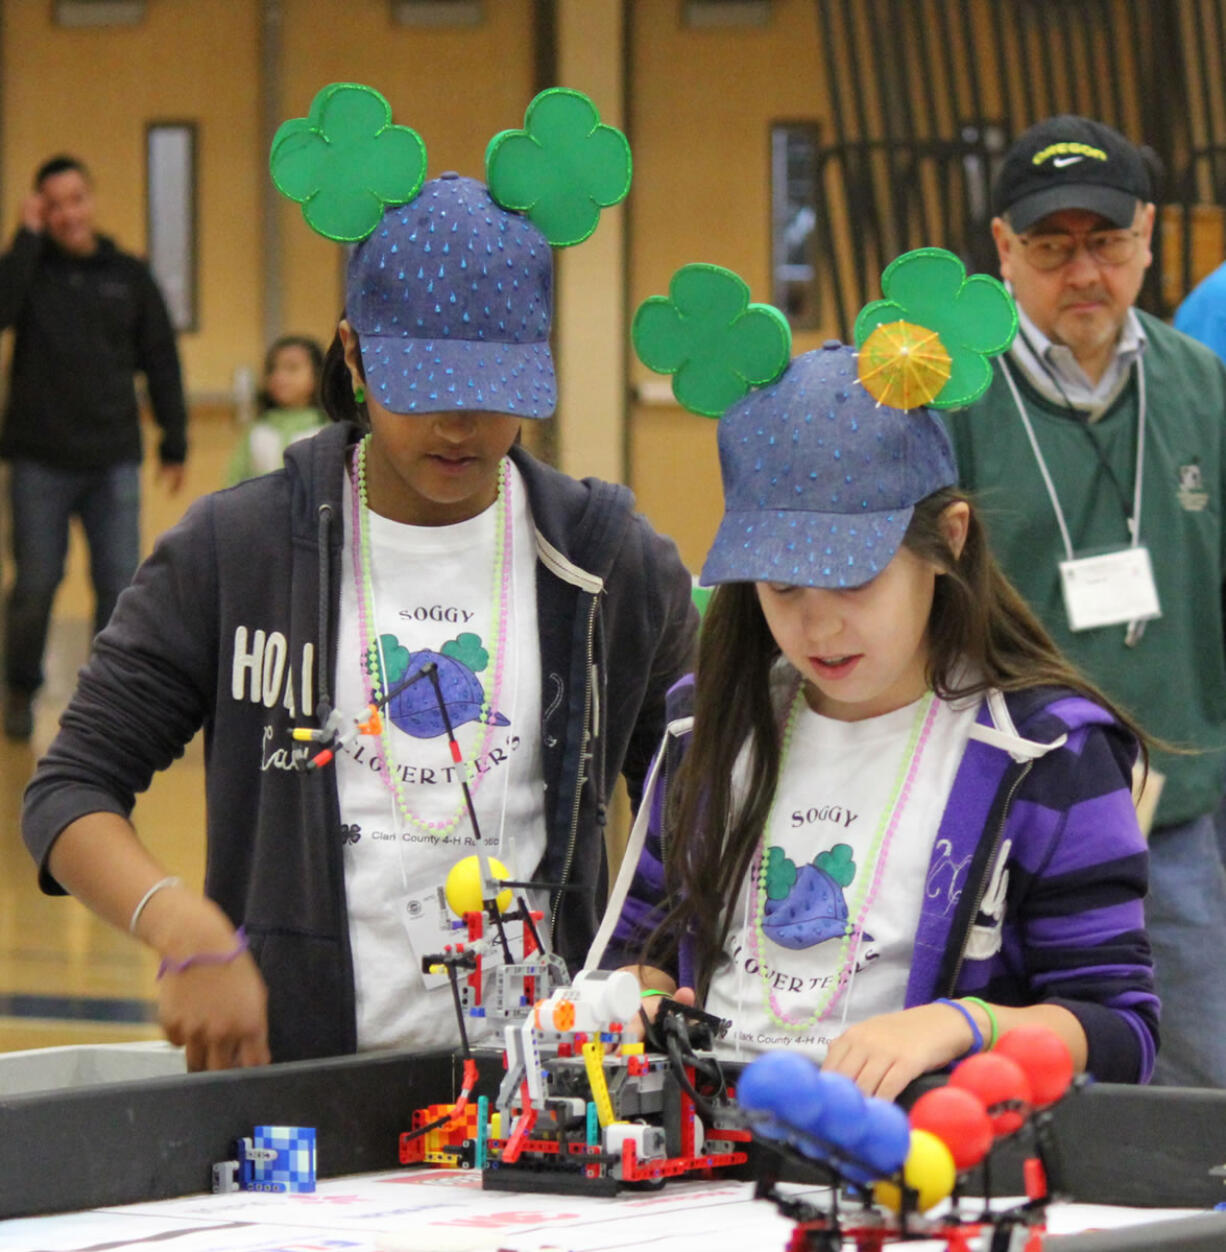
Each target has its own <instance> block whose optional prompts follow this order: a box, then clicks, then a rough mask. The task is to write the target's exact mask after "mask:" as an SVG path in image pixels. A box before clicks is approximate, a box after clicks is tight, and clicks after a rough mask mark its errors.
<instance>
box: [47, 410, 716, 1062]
mask: <svg viewBox="0 0 1226 1252" xmlns="http://www.w3.org/2000/svg"><path fill="white" fill-rule="evenodd" d="M357 434H358V432H357V431H356V429H355V428H354V427H351V426H345V425H338V426H333V427H329V428H327V429H325V430H323V431H322V432H321V433H320V434H319V435H317V436H315V437H314V438H312V439H308V440H304V441H302V442H300V443H298V444H295V445H293V446H292V447H291V448H290V449H289V451H288V452H287V454H286V466H285V469H283V470H280V471H278V472H277V473H275V474H270V475H267V476H265V477H263V478H258V479H253V480H251V481H249V482H247V483H242V484H240V485H239V486H237V487H233V488H231V489H230V490H228V491H221V492H217V493H215V494H213V495H210V496H206V497H204V498H203V499H202V500H200V501H199V502H197V503H196V504H195V505H194V506H193V507H192V508H191V509H190V510H189V511H188V513H187V515H186V516H185V517H184V519H183V521H182V522H180V523H179V525H177V526H176V527H174V528H173V529H172V530H170V531H168V532H167V533H166V534H165V535H164V536H163V537H162V539H161V541H160V542H159V543H158V545H157V547H156V549H155V550H154V552H153V555H152V556H151V557H150V558H149V560H148V561H146V562H145V564H144V565H143V566H142V567H141V569H140V571H139V572H138V574H137V576H136V579H135V581H134V583H133V585H132V586H131V587H130V588H129V589H128V590H127V591H125V592H124V594H123V595H122V596H121V597H120V600H119V604H118V606H117V607H116V610H115V614H114V616H113V617H112V619H111V623H110V625H109V626H108V627H107V628H106V630H104V631H103V632H102V633H101V634H100V635H99V636H98V638H97V640H96V642H95V647H94V652H93V655H92V657H91V658H90V661H89V664H88V665H87V666H86V667H85V668H84V669H83V670H82V672H81V678H80V683H79V686H78V689H77V692H76V694H75V696H74V697H73V699H72V702H71V703H70V705H69V706H68V709H67V710H66V712H65V714H64V716H63V719H62V723H61V729H60V733H59V734H58V736H57V737H56V739H55V741H54V742H53V743H52V745H51V747H50V749H49V750H48V752H47V755H46V756H45V757H44V758H43V760H42V761H41V762H40V764H39V766H38V769H37V771H36V773H35V775H34V778H33V779H32V781H31V782H30V785H29V787H28V788H27V791H26V798H25V813H24V818H23V831H24V835H25V839H26V843H27V845H28V846H29V848H30V851H31V853H32V854H33V856H34V858H35V860H36V861H37V862H38V864H39V866H40V874H41V882H42V886H43V888H44V890H46V891H49V892H52V893H55V892H58V891H60V890H61V888H60V887H59V886H58V884H57V883H56V882H55V881H54V879H52V878H51V876H50V875H49V874H48V872H47V869H46V861H47V855H48V853H49V851H50V849H51V846H52V844H53V843H54V842H55V839H56V837H57V836H58V835H59V833H60V832H61V831H62V830H63V829H64V827H65V826H67V825H68V824H69V823H70V822H72V821H73V820H75V819H76V818H78V817H82V816H84V815H85V814H87V813H91V812H97V811H106V812H114V813H119V814H122V815H123V816H127V815H128V814H129V812H130V811H131V808H132V805H133V803H134V801H135V796H136V794H137V793H138V792H140V791H143V790H144V789H145V788H146V787H147V786H148V784H149V781H150V778H151V776H152V775H153V773H154V772H155V771H156V770H159V769H164V768H165V767H166V766H168V765H169V764H170V763H171V761H172V760H174V758H176V757H177V756H179V755H180V754H181V753H182V751H183V748H184V746H185V745H186V744H187V742H188V741H189V740H190V739H191V738H192V736H193V735H194V734H195V733H196V731H197V730H199V729H200V728H201V727H202V726H203V728H204V732H205V759H206V775H207V786H206V790H207V802H208V863H207V873H206V891H207V893H208V895H209V896H210V897H211V898H212V899H214V900H216V901H217V902H218V904H220V905H221V907H222V908H223V909H224V910H225V911H226V913H227V914H228V915H229V917H230V918H231V920H232V921H233V922H234V923H235V924H236V925H237V924H240V923H241V924H244V925H245V926H246V928H247V934H248V936H249V938H250V941H251V950H252V952H253V954H254V956H255V959H256V961H257V962H258V964H259V966H260V970H261V972H262V973H263V976H264V978H265V980H266V982H267V983H268V991H269V1004H268V1011H269V1042H270V1046H271V1049H272V1054H273V1057H274V1059H276V1060H293V1059H298V1058H302V1057H311V1056H329V1055H334V1054H338V1053H343V1052H351V1051H353V1050H354V1048H355V1046H356V1027H355V1018H354V987H353V970H352V965H351V955H350V951H349V932H348V921H347V916H346V909H345V890H344V871H343V865H342V857H341V850H342V840H343V834H342V830H341V820H340V807H339V803H338V800H337V792H336V783H335V773H334V771H333V770H330V769H323V770H314V771H311V772H309V773H304V772H302V771H301V770H299V769H295V768H294V765H293V759H292V756H293V748H292V744H291V738H290V730H291V727H292V726H294V725H303V724H313V721H314V719H316V718H318V717H319V716H320V715H321V714H322V715H323V716H326V714H327V712H328V710H329V709H330V693H331V691H332V690H333V678H334V672H335V662H336V657H335V651H334V648H335V623H336V619H337V613H338V606H339V602H340V567H341V561H340V545H341V542H342V533H343V526H342V523H341V501H342V498H343V474H344V472H345V454H346V450H347V448H348V447H349V445H350V444H351V443H352V442H353V441H354V440H355V439H356V438H357ZM511 455H512V457H513V459H514V461H515V464H516V465H517V467H518V468H519V470H520V472H521V474H522V475H523V478H524V482H525V484H526V487H527V492H528V499H529V503H530V505H531V509H532V518H533V522H534V525H535V527H536V532H537V553H538V562H539V563H538V568H537V616H538V627H539V633H540V641H541V681H542V694H541V709H542V719H541V743H542V751H543V758H544V761H543V763H544V777H545V789H546V820H547V828H548V832H547V844H546V851H545V856H544V860H543V862H542V865H541V867H540V871H539V874H540V877H541V878H542V879H543V880H545V881H549V882H565V883H568V884H571V885H573V886H574V887H575V888H577V889H575V890H568V891H565V892H561V893H555V895H554V897H553V909H552V914H553V915H552V917H551V919H550V920H551V929H552V935H553V941H554V944H555V946H556V948H557V950H558V951H560V952H561V953H562V955H563V956H565V957H566V958H567V960H568V961H569V962H570V963H571V965H572V966H576V967H577V965H578V963H579V962H580V961H581V960H582V957H583V953H584V951H585V950H586V947H587V945H588V943H589V942H590V941H591V938H592V935H593V933H594V931H595V926H596V921H597V918H598V910H599V908H600V907H602V906H603V902H604V899H605V894H606V881H607V869H606V864H605V855H604V824H605V816H606V803H607V800H608V795H609V790H610V788H611V786H612V784H613V782H614V781H615V780H616V777H617V775H618V773H619V772H620V773H624V774H625V776H626V779H627V783H628V786H629V791H630V797H631V801H632V803H634V804H635V805H637V803H638V799H639V796H640V794H641V790H642V783H643V778H644V776H645V774H646V771H647V768H648V765H649V763H650V760H651V756H652V754H653V752H654V750H655V747H656V745H657V744H658V742H659V739H660V736H661V734H662V732H663V728H664V703H665V695H666V693H667V691H668V688H669V687H670V685H671V684H672V683H673V682H674V681H675V680H676V679H677V678H678V677H679V676H680V675H681V674H683V673H684V672H685V671H686V669H687V667H688V666H689V664H690V662H691V659H692V658H691V654H692V650H693V643H694V637H695V633H696V629H697V615H696V614H695V612H694V610H693V607H692V605H691V603H690V576H689V574H688V573H687V572H686V570H685V568H684V567H683V566H682V564H681V562H680V559H679V557H678V555H677V551H676V548H675V546H674V545H673V544H672V542H671V541H670V540H667V539H664V538H662V537H661V536H660V535H658V534H656V533H655V532H654V531H653V530H652V529H651V527H650V526H649V525H648V524H647V522H646V521H645V520H644V519H643V518H642V517H641V516H640V515H638V514H636V513H635V512H634V510H633V496H632V495H631V494H630V492H629V491H628V490H627V489H626V488H624V487H617V486H612V485H610V484H608V483H603V482H599V481H597V480H594V479H585V480H584V481H582V482H579V481H576V480H575V479H573V478H569V477H567V476H566V475H564V474H560V473H558V472H557V471H555V470H552V469H549V468H548V467H546V466H544V465H542V464H540V463H539V462H537V461H536V460H534V459H533V458H532V457H531V456H530V455H528V454H527V453H526V452H524V451H523V450H522V449H520V448H518V447H517V448H513V449H512V451H511Z"/></svg>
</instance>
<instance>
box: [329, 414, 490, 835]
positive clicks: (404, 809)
mask: <svg viewBox="0 0 1226 1252" xmlns="http://www.w3.org/2000/svg"><path fill="white" fill-rule="evenodd" d="M369 442H370V436H369V435H367V436H366V437H365V438H364V439H363V440H362V441H361V442H360V443H359V444H358V450H357V455H356V456H355V457H354V459H353V468H352V482H353V527H352V530H353V575H354V583H355V585H356V591H357V605H358V646H359V649H360V665H361V668H362V675H363V685H364V686H365V687H366V689H367V692H368V698H369V700H370V702H371V703H372V704H373V703H375V702H376V701H377V700H378V699H379V697H380V696H381V695H382V694H383V675H384V673H385V672H386V668H387V666H386V663H385V661H384V658H383V648H382V643H381V641H380V639H379V636H378V633H377V624H376V622H375V588H374V573H373V562H372V561H371V557H370V507H369V505H368V503H367V499H366V448H367V445H368V444H369ZM497 505H498V515H497V517H496V518H495V521H494V568H493V576H492V587H491V591H490V604H491V623H490V632H489V633H490V637H491V638H493V640H494V645H493V648H492V654H491V656H490V663H491V665H492V668H493V676H492V679H491V682H490V685H489V686H488V687H487V686H486V685H485V683H482V684H481V693H482V699H481V712H480V713H479V714H478V718H477V720H478V721H480V722H482V723H483V724H484V726H485V730H484V732H483V734H482V738H481V746H480V747H479V749H478V750H477V752H476V754H475V756H474V757H473V761H470V762H468V763H464V762H460V763H459V767H460V768H461V769H464V770H466V771H467V774H468V781H469V790H470V792H472V793H474V794H475V793H476V791H477V789H478V788H479V787H480V786H481V783H482V781H483V780H484V778H485V774H483V773H482V772H481V771H479V770H476V769H475V768H474V762H475V761H478V760H480V759H481V757H483V756H484V755H485V754H486V753H487V752H488V751H489V747H490V744H491V742H492V741H493V737H494V731H495V727H494V725H493V722H492V721H491V720H490V717H489V714H490V710H491V709H492V708H494V707H495V706H496V705H497V704H498V702H499V697H500V695H501V694H502V680H503V674H504V671H505V668H506V652H507V635H508V619H509V617H510V603H511V566H512V561H513V559H514V521H513V518H512V508H511V467H510V462H509V461H508V460H507V458H506V457H503V459H502V463H501V465H500V466H499V474H498V499H497ZM391 721H392V718H391V709H390V706H389V708H388V709H387V710H386V714H385V716H384V717H383V718H382V723H383V729H382V742H383V759H384V761H385V763H386V768H384V769H383V770H382V771H380V772H381V775H382V778H383V784H384V786H385V787H387V789H388V790H389V791H390V792H391V793H392V795H393V797H394V798H395V802H396V807H397V809H398V811H399V812H400V815H401V817H403V818H404V820H405V821H406V822H408V823H409V825H411V826H415V827H416V828H417V829H418V830H420V831H423V832H425V833H428V834H442V835H450V834H451V833H452V832H453V831H454V830H455V829H456V827H457V826H459V824H460V822H461V821H462V820H463V819H464V818H465V817H466V815H467V813H468V806H467V804H466V802H465V801H464V799H463V798H461V799H460V801H459V803H458V804H457V806H456V810H455V812H454V813H453V814H452V815H451V816H450V817H449V818H447V819H445V820H443V821H431V820H429V819H427V818H424V817H419V816H418V815H417V814H416V813H414V812H413V811H412V809H410V808H409V802H408V799H407V797H406V796H405V793H404V786H403V783H402V781H401V778H400V775H399V771H398V770H397V768H396V758H395V753H394V751H393V748H392V736H391ZM487 772H488V771H487Z"/></svg>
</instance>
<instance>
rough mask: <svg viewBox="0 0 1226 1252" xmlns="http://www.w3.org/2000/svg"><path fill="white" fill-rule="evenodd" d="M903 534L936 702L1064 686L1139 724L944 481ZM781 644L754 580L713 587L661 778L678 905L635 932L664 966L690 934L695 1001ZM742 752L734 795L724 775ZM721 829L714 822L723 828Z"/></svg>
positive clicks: (747, 836) (766, 722)
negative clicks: (1050, 624)
mask: <svg viewBox="0 0 1226 1252" xmlns="http://www.w3.org/2000/svg"><path fill="white" fill-rule="evenodd" d="M958 502H964V503H965V504H966V505H967V506H968V507H969V509H970V516H969V519H968V525H967V532H966V538H965V542H964V543H963V546H962V551H961V553H958V554H955V553H954V550H953V548H952V547H951V546H950V542H949V538H948V537H947V535H946V532H945V529H944V527H943V526H942V524H941V521H942V514H943V513H944V512H945V510H946V509H947V508H948V507H949V506H950V505H951V504H956V503H958ZM903 544H904V545H905V546H906V547H907V548H909V549H910V550H911V551H912V552H913V553H915V554H916V555H917V556H919V557H922V558H924V559H925V560H928V561H931V562H932V563H933V564H935V565H936V566H937V567H938V569H940V570H941V571H942V573H941V575H940V576H939V577H938V578H937V580H936V587H935V590H934V593H933V601H932V610H931V613H930V615H929V618H928V635H927V644H928V661H927V679H928V684H929V685H930V686H931V687H932V689H933V690H934V691H935V692H936V693H937V695H938V696H939V697H941V698H942V699H947V700H948V699H956V698H958V697H961V696H971V695H976V694H981V693H983V692H985V691H987V690H989V689H990V688H997V689H999V690H1002V691H1019V690H1022V689H1024V688H1029V687H1045V686H1053V687H1065V688H1069V689H1071V690H1073V691H1076V692H1078V693H1080V694H1082V695H1085V696H1087V697H1088V698H1089V699H1091V700H1093V701H1094V702H1095V703H1096V704H1098V705H1100V706H1102V707H1103V708H1105V709H1106V710H1107V711H1108V712H1110V713H1111V715H1112V716H1113V717H1114V718H1116V719H1117V721H1119V722H1120V723H1121V724H1122V725H1123V726H1125V727H1126V728H1127V729H1128V730H1129V731H1130V732H1131V733H1133V734H1134V735H1135V736H1136V737H1137V739H1138V741H1139V742H1140V743H1141V746H1142V752H1143V753H1144V751H1145V744H1146V739H1145V736H1144V735H1143V733H1142V732H1141V730H1140V728H1139V727H1138V726H1137V725H1136V724H1135V723H1134V722H1133V721H1132V719H1131V718H1130V717H1129V716H1128V715H1127V714H1125V713H1124V712H1123V711H1122V710H1120V709H1119V708H1117V707H1116V706H1115V705H1114V704H1113V703H1112V702H1111V701H1110V700H1108V699H1107V697H1106V696H1105V695H1103V693H1102V692H1101V691H1099V690H1098V689H1097V688H1096V687H1095V686H1094V685H1093V684H1092V683H1091V682H1090V681H1089V680H1088V679H1087V678H1085V677H1084V676H1083V675H1082V674H1080V673H1079V672H1078V671H1077V670H1076V669H1075V668H1074V667H1073V666H1072V665H1071V664H1070V663H1069V662H1068V661H1067V660H1066V659H1065V658H1064V656H1063V655H1062V654H1061V653H1060V651H1059V649H1058V648H1057V647H1056V645H1055V643H1053V642H1052V639H1051V637H1050V636H1049V635H1048V633H1047V631H1046V630H1045V629H1044V628H1043V626H1042V625H1041V624H1040V622H1039V620H1038V618H1037V617H1035V615H1034V613H1032V612H1031V610H1030V609H1029V608H1028V607H1027V605H1026V603H1025V601H1024V600H1023V599H1022V598H1021V596H1020V595H1019V594H1018V593H1017V592H1016V591H1015V590H1014V589H1013V586H1012V584H1011V583H1010V582H1009V581H1008V579H1006V578H1005V576H1004V574H1003V573H1002V572H1001V569H1000V567H999V566H998V565H997V564H996V559H995V557H993V555H992V553H991V550H990V549H989V547H988V544H987V538H986V536H985V534H984V530H983V526H982V524H981V522H980V521H979V517H978V514H977V513H976V511H975V508H974V505H973V504H972V503H971V501H970V499H969V498H968V497H967V495H966V494H965V493H964V492H962V491H960V490H959V489H957V488H955V487H946V488H943V489H942V490H940V491H937V492H934V493H933V494H932V495H930V496H928V497H926V498H925V499H924V500H921V501H920V502H919V504H917V505H916V506H915V512H914V513H913V515H912V518H911V523H910V525H909V526H908V528H907V533H906V534H905V535H904V536H903ZM779 655H780V652H779V645H778V644H777V643H776V642H775V640H774V637H773V636H772V635H771V633H770V630H769V629H768V627H767V624H766V619H765V617H764V616H763V614H762V610H761V607H760V606H759V604H758V596H757V592H756V590H755V588H754V585H753V584H752V583H727V584H725V585H723V586H720V587H717V588H716V589H715V593H714V594H713V595H712V597H711V601H710V604H709V605H708V608H707V613H706V617H705V620H704V622H703V628H702V635H701V637H700V640H699V647H698V666H697V671H696V675H695V689H694V731H693V735H692V737H691V740H690V744H689V747H688V749H687V751H686V755H685V759H684V760H683V761H682V763H681V765H680V767H679V768H678V770H677V773H676V775H675V776H674V778H673V780H672V782H671V784H670V786H669V795H668V806H667V809H666V812H665V815H664V839H663V844H664V852H665V857H664V860H665V869H666V875H667V881H668V886H669V891H670V898H671V899H672V900H674V901H676V903H675V904H674V906H673V907H672V908H671V910H670V911H669V913H668V915H667V916H666V917H665V918H664V920H663V921H662V922H661V923H660V925H659V926H658V927H657V928H656V930H655V931H654V932H653V933H652V935H651V936H650V938H649V939H648V940H647V945H646V948H645V950H644V953H643V957H642V960H643V963H644V964H647V965H667V964H668V963H669V961H670V960H671V958H673V957H674V956H675V954H676V951H677V948H678V946H679V944H680V941H681V938H682V936H688V938H689V942H690V944H691V945H692V950H693V954H694V961H695V969H696V971H697V978H696V981H697V983H698V987H697V991H698V995H699V998H700V999H701V998H702V997H704V996H705V995H706V991H707V988H708V986H709V985H710V980H711V974H712V972H713V970H714V967H715V964H716V962H717V960H718V959H719V957H720V954H721V953H722V951H723V947H724V943H725V940H726V939H727V934H728V927H729V923H730V918H731V915H732V912H733V910H732V908H731V902H732V901H733V900H734V899H735V898H736V895H737V893H738V890H739V888H740V885H741V884H742V883H743V882H744V880H745V875H746V874H747V873H748V872H749V868H750V865H751V863H752V861H753V857H754V853H755V851H756V849H757V846H758V841H759V839H760V837H761V834H762V831H763V829H764V827H765V825H766V822H767V820H768V818H769V816H770V808H771V803H772V801H773V799H774V795H775V787H776V785H777V783H778V780H779V765H780V759H779V758H780V727H779V718H778V714H777V711H776V709H775V706H774V702H773V700H772V696H771V670H772V667H773V666H774V664H775V661H776V660H777V659H778V657H779ZM742 749H746V750H747V760H746V769H745V771H744V774H743V777H744V779H745V782H744V785H743V787H742V788H741V789H740V796H739V797H737V796H734V794H733V774H734V770H735V768H736V766H737V763H738V760H739V758H740V756H741V752H742ZM720 832H726V833H724V835H723V837H722V839H721V837H720Z"/></svg>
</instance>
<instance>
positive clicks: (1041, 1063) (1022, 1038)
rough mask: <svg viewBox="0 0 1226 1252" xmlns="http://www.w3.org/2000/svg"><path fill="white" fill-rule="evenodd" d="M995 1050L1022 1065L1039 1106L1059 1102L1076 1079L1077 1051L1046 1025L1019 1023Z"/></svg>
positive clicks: (996, 1052)
mask: <svg viewBox="0 0 1226 1252" xmlns="http://www.w3.org/2000/svg"><path fill="white" fill-rule="evenodd" d="M993 1052H995V1054H996V1055H997V1056H1007V1057H1009V1058H1010V1059H1011V1060H1014V1061H1016V1062H1017V1063H1018V1064H1019V1065H1020V1066H1021V1067H1022V1073H1024V1074H1025V1075H1026V1078H1027V1081H1029V1083H1030V1095H1031V1098H1032V1099H1033V1101H1034V1107H1035V1108H1036V1109H1042V1108H1046V1107H1047V1106H1048V1105H1049V1104H1055V1102H1056V1101H1057V1100H1058V1099H1060V1097H1061V1096H1062V1095H1063V1094H1064V1093H1065V1092H1066V1091H1067V1090H1068V1089H1069V1085H1070V1084H1071V1083H1072V1081H1073V1054H1072V1053H1071V1052H1070V1051H1069V1050H1068V1044H1066V1043H1065V1042H1064V1040H1063V1039H1061V1038H1060V1036H1059V1035H1058V1034H1056V1032H1055V1031H1054V1030H1050V1029H1048V1027H1046V1026H1015V1027H1014V1028H1013V1029H1012V1030H1008V1031H1006V1032H1005V1033H1004V1034H1003V1035H1001V1037H1000V1039H999V1040H998V1041H997V1043H996V1047H995V1048H993Z"/></svg>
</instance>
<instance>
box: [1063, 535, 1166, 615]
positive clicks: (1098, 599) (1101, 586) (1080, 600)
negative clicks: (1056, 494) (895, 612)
mask: <svg viewBox="0 0 1226 1252" xmlns="http://www.w3.org/2000/svg"><path fill="white" fill-rule="evenodd" d="M1060 584H1061V588H1062V590H1063V592H1064V609H1065V612H1066V613H1067V614H1068V624H1069V629H1070V630H1093V629H1094V628H1095V627H1096V626H1118V625H1122V624H1124V623H1126V622H1144V621H1148V620H1149V619H1151V618H1154V617H1161V616H1162V609H1161V607H1160V606H1159V604H1158V588H1157V586H1156V585H1155V583H1154V570H1153V566H1152V565H1151V564H1150V560H1149V549H1148V548H1146V547H1141V546H1138V547H1135V548H1121V549H1119V551H1117V552H1104V553H1102V554H1101V555H1099V556H1083V557H1077V558H1076V559H1074V560H1072V561H1061V562H1060Z"/></svg>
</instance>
